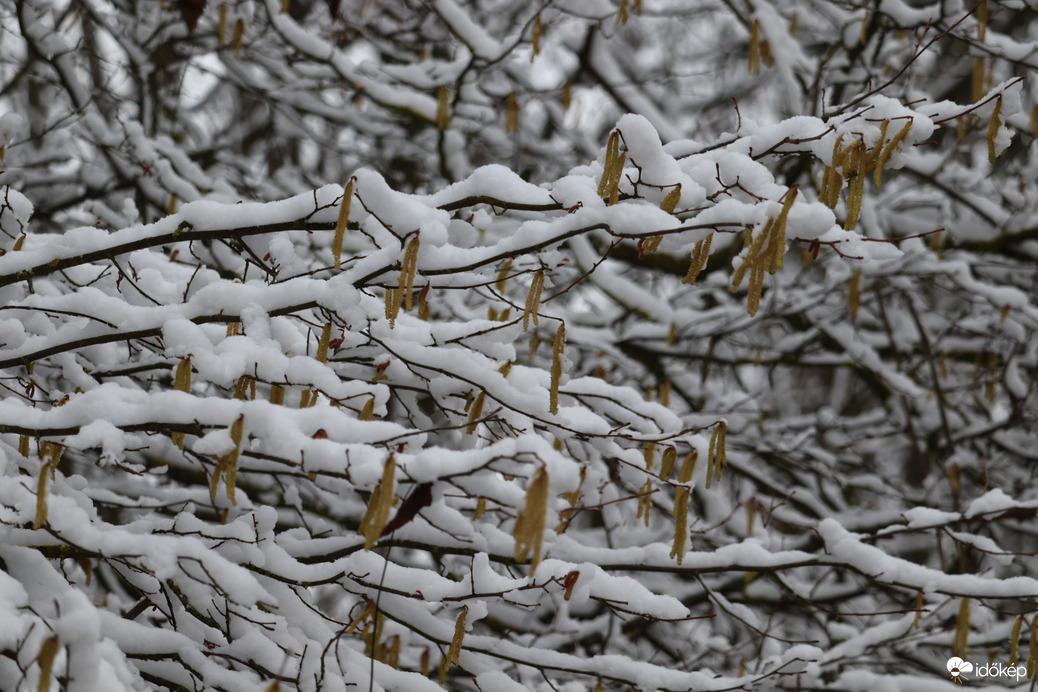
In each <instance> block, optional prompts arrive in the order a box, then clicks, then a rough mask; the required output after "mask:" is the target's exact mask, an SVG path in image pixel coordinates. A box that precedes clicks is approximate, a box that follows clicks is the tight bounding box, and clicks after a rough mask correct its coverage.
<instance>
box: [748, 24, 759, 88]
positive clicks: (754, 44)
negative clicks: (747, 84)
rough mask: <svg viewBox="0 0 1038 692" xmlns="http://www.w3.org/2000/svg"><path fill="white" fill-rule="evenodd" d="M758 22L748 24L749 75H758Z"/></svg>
mask: <svg viewBox="0 0 1038 692" xmlns="http://www.w3.org/2000/svg"><path fill="white" fill-rule="evenodd" d="M760 43H761V40H760V22H758V21H757V20H756V19H754V20H753V22H752V23H751V24H750V51H749V55H748V56H747V63H748V69H749V72H750V74H760Z"/></svg>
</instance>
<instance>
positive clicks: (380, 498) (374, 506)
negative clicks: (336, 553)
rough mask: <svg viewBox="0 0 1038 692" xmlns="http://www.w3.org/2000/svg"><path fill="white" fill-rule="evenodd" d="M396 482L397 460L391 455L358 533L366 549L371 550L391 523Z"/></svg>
mask: <svg viewBox="0 0 1038 692" xmlns="http://www.w3.org/2000/svg"><path fill="white" fill-rule="evenodd" d="M395 482H396V458H395V457H394V456H393V455H392V454H390V455H389V458H388V459H386V465H385V468H383V470H382V480H381V481H379V483H378V485H376V486H375V489H374V490H373V491H372V493H371V498H370V499H369V500H368V509H367V511H366V512H364V518H363V519H361V520H360V528H359V529H357V533H359V534H360V535H361V536H363V537H364V549H365V550H371V548H372V547H374V545H375V543H376V542H377V541H378V539H379V537H380V536H381V535H382V529H384V528H386V524H387V523H389V513H390V511H391V510H392V509H393V497H394V492H393V491H394V484H395Z"/></svg>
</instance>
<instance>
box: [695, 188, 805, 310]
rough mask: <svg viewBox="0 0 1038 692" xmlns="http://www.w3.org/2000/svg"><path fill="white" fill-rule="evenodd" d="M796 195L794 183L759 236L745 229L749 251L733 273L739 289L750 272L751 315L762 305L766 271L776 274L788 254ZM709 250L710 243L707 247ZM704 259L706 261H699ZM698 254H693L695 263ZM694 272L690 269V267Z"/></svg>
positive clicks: (749, 302) (735, 285)
mask: <svg viewBox="0 0 1038 692" xmlns="http://www.w3.org/2000/svg"><path fill="white" fill-rule="evenodd" d="M796 198H797V188H796V186H793V187H791V188H789V191H788V192H786V197H785V201H784V202H783V204H782V210H781V211H780V212H779V215H778V216H776V217H774V218H769V219H768V220H767V221H765V222H764V225H763V226H762V227H761V229H760V231H758V232H757V235H756V237H754V236H753V234H752V233H751V231H750V230H749V229H747V231H746V251H745V256H744V257H743V261H742V264H741V265H739V268H738V269H736V270H735V273H734V275H733V276H732V291H733V292H734V291H736V290H738V288H739V285H740V284H741V283H742V280H743V277H745V276H746V274H747V272H748V273H749V275H750V282H749V286H748V295H747V298H746V310H747V312H749V314H750V315H756V314H757V310H758V308H759V307H760V296H761V290H762V289H763V286H764V273H765V272H767V273H769V274H774V273H775V272H776V271H778V270H779V269H781V268H782V265H783V257H784V256H785V254H786V220H787V218H788V217H789V210H790V209H792V208H793V202H794V200H796ZM706 250H707V251H709V246H707V247H706ZM703 254H704V255H705V252H704V253H703ZM700 261H701V262H702V261H703V260H700ZM695 263H696V257H695V255H694V254H693V264H695ZM689 272H690V273H691V268H690V269H689Z"/></svg>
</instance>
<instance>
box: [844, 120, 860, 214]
mask: <svg viewBox="0 0 1038 692" xmlns="http://www.w3.org/2000/svg"><path fill="white" fill-rule="evenodd" d="M851 146H852V147H853V150H852V151H851V157H850V164H849V166H850V169H851V171H852V173H851V175H850V184H849V186H848V189H847V220H846V221H845V222H844V225H843V227H844V229H846V230H848V231H853V230H854V229H855V228H856V227H857V225H858V217H859V216H860V215H861V202H862V197H863V196H864V193H865V166H864V159H865V143H864V142H862V141H860V140H859V141H858V142H857V143H856V144H852V145H851Z"/></svg>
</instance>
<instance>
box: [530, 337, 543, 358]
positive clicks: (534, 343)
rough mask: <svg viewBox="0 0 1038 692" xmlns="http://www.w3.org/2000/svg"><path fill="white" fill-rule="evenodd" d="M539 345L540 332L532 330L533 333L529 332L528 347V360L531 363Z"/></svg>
mask: <svg viewBox="0 0 1038 692" xmlns="http://www.w3.org/2000/svg"><path fill="white" fill-rule="evenodd" d="M540 347H541V334H540V332H533V333H531V334H530V347H529V350H530V354H529V360H530V362H531V363H532V362H533V361H534V358H536V357H537V351H538V350H539V349H540Z"/></svg>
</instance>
